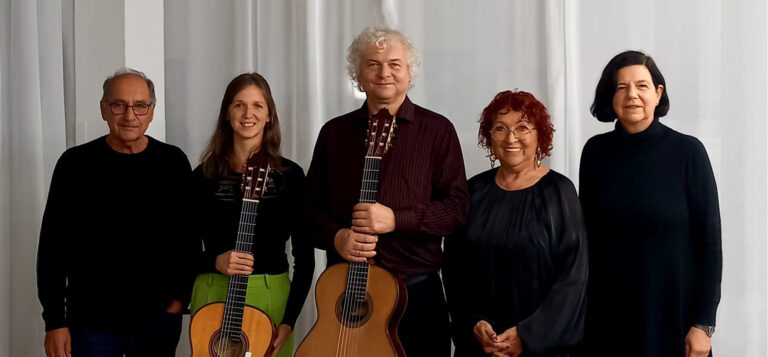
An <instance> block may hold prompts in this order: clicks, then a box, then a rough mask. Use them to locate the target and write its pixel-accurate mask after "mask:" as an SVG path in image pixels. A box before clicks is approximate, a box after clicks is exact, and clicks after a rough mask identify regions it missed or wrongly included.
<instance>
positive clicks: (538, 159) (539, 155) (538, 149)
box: [533, 146, 544, 169]
mask: <svg viewBox="0 0 768 357" xmlns="http://www.w3.org/2000/svg"><path fill="white" fill-rule="evenodd" d="M542 156H544V155H543V154H542V153H541V147H540V146H537V147H536V156H535V157H534V159H533V161H534V162H535V163H536V168H537V169H538V168H539V167H541V159H542Z"/></svg>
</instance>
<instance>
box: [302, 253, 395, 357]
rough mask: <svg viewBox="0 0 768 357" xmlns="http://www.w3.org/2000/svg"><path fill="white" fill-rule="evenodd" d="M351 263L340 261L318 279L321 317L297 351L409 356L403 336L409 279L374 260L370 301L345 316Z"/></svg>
mask: <svg viewBox="0 0 768 357" xmlns="http://www.w3.org/2000/svg"><path fill="white" fill-rule="evenodd" d="M349 266H350V265H349V263H340V264H335V265H333V266H331V267H329V268H328V269H326V270H325V272H323V274H322V275H320V278H319V279H318V280H317V286H316V288H315V300H316V303H317V321H316V322H315V325H314V326H313V327H312V329H311V330H310V331H309V334H308V335H307V337H306V338H305V339H304V341H302V343H301V345H300V346H299V349H298V350H297V351H296V357H325V356H328V357H341V356H348V357H354V356H366V357H403V356H405V352H404V351H403V347H402V345H401V344H400V340H399V338H398V336H397V325H398V323H399V322H400V318H401V317H402V316H403V312H404V311H405V305H406V300H407V297H406V296H407V295H406V292H405V285H404V284H403V282H402V281H401V280H400V279H398V278H397V277H395V276H394V275H392V273H390V272H388V271H387V270H385V269H383V268H381V267H378V266H375V265H371V266H370V267H369V276H368V284H367V299H366V303H365V304H364V306H358V307H357V308H356V310H355V311H354V312H353V313H352V314H349V313H348V314H347V315H350V318H348V319H344V318H343V316H344V313H342V311H344V309H345V308H344V294H345V286H346V284H347V275H348V271H349ZM347 310H349V309H347Z"/></svg>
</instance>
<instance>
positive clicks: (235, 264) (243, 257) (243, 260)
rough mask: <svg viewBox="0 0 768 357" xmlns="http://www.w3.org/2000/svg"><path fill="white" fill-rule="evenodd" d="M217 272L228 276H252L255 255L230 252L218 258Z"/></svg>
mask: <svg viewBox="0 0 768 357" xmlns="http://www.w3.org/2000/svg"><path fill="white" fill-rule="evenodd" d="M216 270H218V271H219V273H222V274H224V275H227V276H232V275H251V273H252V272H253V255H251V254H248V253H242V252H236V251H234V250H230V251H228V252H225V253H221V254H219V255H218V256H217V257H216Z"/></svg>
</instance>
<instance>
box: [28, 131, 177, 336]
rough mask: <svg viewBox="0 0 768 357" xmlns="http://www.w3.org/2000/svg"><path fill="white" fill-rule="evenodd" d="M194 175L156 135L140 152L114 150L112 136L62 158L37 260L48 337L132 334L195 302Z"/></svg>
mask: <svg viewBox="0 0 768 357" xmlns="http://www.w3.org/2000/svg"><path fill="white" fill-rule="evenodd" d="M190 171H191V170H190V166H189V161H188V160H187V157H186V155H184V153H183V152H182V151H181V150H180V149H179V148H177V147H175V146H171V145H167V144H164V143H161V142H159V141H157V140H155V139H153V138H149V144H148V145H147V148H146V149H144V150H143V151H142V152H140V153H136V154H122V153H118V152H116V151H114V150H112V149H111V148H110V147H109V145H107V142H106V136H103V137H101V138H98V139H96V140H93V141H91V142H89V143H86V144H83V145H79V146H75V147H73V148H70V149H69V150H67V151H66V152H64V154H62V156H61V158H59V161H58V162H57V164H56V168H55V170H54V172H53V178H52V180H51V188H50V191H49V193H48V202H47V204H46V207H45V213H44V215H43V224H42V228H41V231H40V245H39V247H38V257H37V286H38V296H39V298H40V302H41V303H42V305H43V320H45V329H46V331H49V330H52V329H56V328H60V327H68V326H79V327H90V328H98V329H108V330H114V329H121V328H127V327H130V326H134V325H136V324H139V323H142V322H146V319H147V318H151V317H152V316H155V315H158V314H162V313H163V312H164V311H165V309H166V308H167V307H168V306H169V304H170V303H171V300H173V299H176V300H180V301H181V302H182V303H183V304H186V302H188V300H189V295H190V291H191V284H190V281H189V280H188V279H186V278H185V277H187V276H188V275H189V274H188V273H187V272H185V269H188V267H189V261H188V258H189V257H191V251H189V250H188V249H186V247H189V246H190V245H189V244H188V243H185V242H189V238H190V237H189V234H188V233H185V232H186V228H185V227H186V226H187V223H188V222H186V221H185V220H184V218H185V217H184V215H185V211H184V209H185V208H186V207H188V205H186V204H185V203H184V196H183V194H184V193H185V192H186V191H187V190H186V189H185V188H186V186H187V185H188V182H189V175H190Z"/></svg>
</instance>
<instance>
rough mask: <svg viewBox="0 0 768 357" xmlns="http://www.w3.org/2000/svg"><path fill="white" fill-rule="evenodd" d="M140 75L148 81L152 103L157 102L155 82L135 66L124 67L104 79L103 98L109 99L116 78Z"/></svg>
mask: <svg viewBox="0 0 768 357" xmlns="http://www.w3.org/2000/svg"><path fill="white" fill-rule="evenodd" d="M127 75H132V76H139V77H141V79H143V80H144V81H145V82H147V87H149V102H150V103H151V104H155V103H156V102H157V98H156V97H155V84H154V83H152V80H151V79H149V78H147V76H146V75H145V74H144V72H142V71H137V70H135V69H133V68H128V67H123V68H120V69H118V70H117V71H115V74H113V75H111V76H109V77H107V79H105V80H104V85H103V86H102V90H103V93H102V94H101V100H107V97H109V91H110V89H112V82H113V81H114V80H115V78H118V77H122V76H127Z"/></svg>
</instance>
